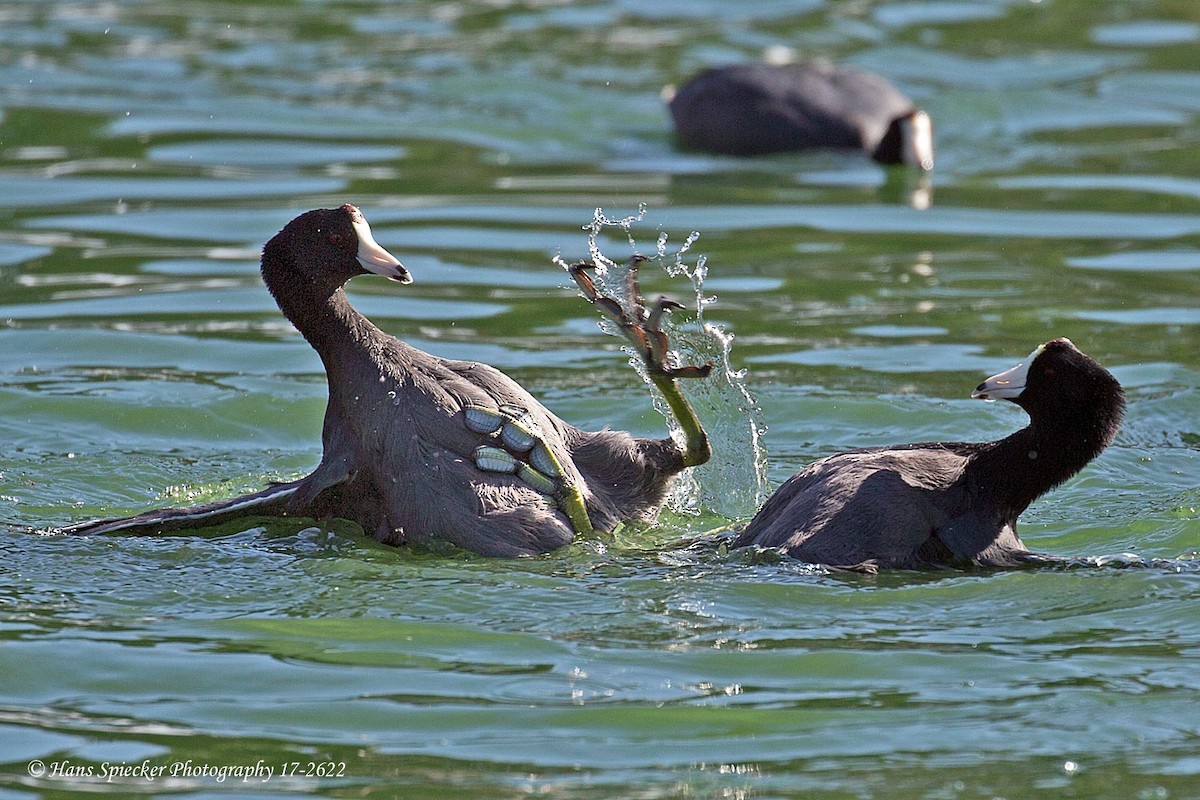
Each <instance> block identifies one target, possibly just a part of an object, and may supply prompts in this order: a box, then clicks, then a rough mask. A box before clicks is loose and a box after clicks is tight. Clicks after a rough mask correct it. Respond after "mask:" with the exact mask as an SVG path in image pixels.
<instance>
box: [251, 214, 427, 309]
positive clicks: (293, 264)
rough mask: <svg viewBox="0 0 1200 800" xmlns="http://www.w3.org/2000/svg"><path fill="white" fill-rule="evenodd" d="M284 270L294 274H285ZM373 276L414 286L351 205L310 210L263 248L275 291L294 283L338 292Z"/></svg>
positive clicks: (269, 282) (265, 270)
mask: <svg viewBox="0 0 1200 800" xmlns="http://www.w3.org/2000/svg"><path fill="white" fill-rule="evenodd" d="M284 270H287V271H290V273H291V274H289V275H284V274H281V273H282V272H283V271H284ZM368 272H373V273H375V274H376V275H383V276H384V277H386V278H389V279H391V280H394V281H396V282H398V283H412V277H411V276H410V275H409V273H408V270H406V269H405V268H404V266H403V265H402V264H401V263H400V261H399V260H398V259H397V258H396V257H395V256H393V255H392V254H391V253H389V252H388V251H386V250H384V249H383V248H382V247H380V246H379V244H378V243H376V241H375V238H374V237H373V236H372V235H371V227H370V226H369V225H368V224H367V220H366V218H364V217H363V215H362V212H361V211H359V210H358V209H357V208H355V207H354V206H352V205H349V204H347V205H344V206H341V207H340V208H321V209H317V210H315V211H306V212H305V213H303V214H301V215H300V216H298V217H296V218H295V219H293V220H292V221H291V222H289V223H288V224H287V225H285V226H284V228H283V230H281V231H280V232H279V233H277V234H276V235H275V236H274V238H272V239H271V241H269V242H267V246H266V247H265V248H263V278H264V279H265V280H266V282H267V285H268V286H269V287H270V288H271V290H272V292H275V291H276V290H277V289H280V288H282V287H281V286H279V285H277V283H276V282H278V281H282V280H291V281H294V280H296V279H297V278H300V279H301V280H303V282H304V283H307V284H310V285H315V286H321V287H328V288H331V289H332V288H337V287H339V286H341V285H342V284H344V283H345V282H346V281H348V280H350V279H351V278H353V277H354V276H355V275H364V274H366V273H368Z"/></svg>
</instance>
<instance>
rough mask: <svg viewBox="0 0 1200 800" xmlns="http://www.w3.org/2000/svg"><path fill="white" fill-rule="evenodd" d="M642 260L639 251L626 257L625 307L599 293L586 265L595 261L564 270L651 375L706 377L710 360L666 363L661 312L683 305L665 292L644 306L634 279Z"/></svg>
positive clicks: (666, 348) (662, 313)
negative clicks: (627, 260)
mask: <svg viewBox="0 0 1200 800" xmlns="http://www.w3.org/2000/svg"><path fill="white" fill-rule="evenodd" d="M645 260H646V257H645V256H639V255H635V256H634V257H633V258H631V259H630V260H629V271H628V272H627V273H626V281H627V284H626V297H627V303H628V306H629V308H628V310H626V309H625V308H623V307H622V306H621V304H620V303H619V302H617V301H616V300H615V299H613V298H611V297H609V296H608V295H605V294H601V293H600V290H599V289H597V288H596V282H595V281H593V280H592V276H591V275H589V274H588V272H587V271H588V270H589V269H595V264H593V263H591V262H590V261H583V262H580V263H578V264H572V265H571V266H570V267H569V268H568V271H569V272H570V273H571V278H572V279H573V280H574V281H575V284H576V285H577V286H578V287H579V289H580V291H582V292H583V296H584V298H586V299H587V301H588V302H589V303H592V304H593V305H595V306H596V307H597V308H599V309H600V311H601V312H602V313H603V314H604V316H606V317H608V318H609V319H610V320H612V321H613V323H614V324H616V326H617V329H618V330H620V331H621V333H622V335H624V336H625V338H626V339H628V340H629V342H630V344H632V345H633V347H634V350H636V351H637V353H638V354H639V355H640V356H641V357H642V360H643V362H645V364H646V369H647V370H649V372H650V374H651V375H661V376H663V377H667V378H707V377H708V375H709V373H710V372H712V364H703V365H700V366H696V365H690V364H689V365H684V366H671V365H669V364H668V363H667V354H668V350H669V347H670V343H669V342H668V340H667V334H666V333H664V332H663V329H662V319H663V315H664V314H666V313H668V312H670V311H673V310H676V309H681V308H683V307H684V306H683V305H682V304H681V303H677V302H675V301H674V300H671V299H670V298H668V297H665V296H660V297H659V298H658V299H657V300H655V301H654V304H653V305H651V306H649V307H647V306H646V301H645V300H644V299H643V298H642V294H641V287H640V285H639V282H638V265H639V264H641V262H643V261H645Z"/></svg>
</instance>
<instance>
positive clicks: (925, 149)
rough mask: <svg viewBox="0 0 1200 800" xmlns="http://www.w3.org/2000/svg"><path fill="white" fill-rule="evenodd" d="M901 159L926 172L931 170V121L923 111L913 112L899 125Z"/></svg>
mask: <svg viewBox="0 0 1200 800" xmlns="http://www.w3.org/2000/svg"><path fill="white" fill-rule="evenodd" d="M900 136H901V142H900V149H901V158H903V159H904V163H905V164H912V165H913V166H917V167H920V168H921V169H923V170H925V171H926V172H928V171H929V170H931V169H933V121H932V120H930V119H929V115H928V114H926V113H925V112H924V111H914V112H913V113H912V114H911V115H910V116H909V117H908V118H907V119H905V120H904V122H903V123H902V124H901V125H900Z"/></svg>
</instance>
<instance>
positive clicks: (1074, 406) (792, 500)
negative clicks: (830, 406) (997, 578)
mask: <svg viewBox="0 0 1200 800" xmlns="http://www.w3.org/2000/svg"><path fill="white" fill-rule="evenodd" d="M971 396H972V397H977V398H981V399H984V400H993V399H1005V400H1010V401H1012V402H1014V403H1016V404H1017V405H1019V406H1021V408H1023V409H1025V412H1026V413H1027V414H1028V415H1029V426H1028V427H1026V428H1023V429H1021V430H1019V431H1017V432H1016V433H1014V434H1012V435H1011V436H1008V437H1006V438H1004V439H1000V440H998V441H995V442H982V443H967V442H930V443H924V444H905V445H897V446H894V447H879V448H870V449H865V450H853V451H851V452H848V453H839V454H837V455H834V456H830V457H828V458H824V459H822V460H820V461H818V462H816V463H814V464H812V465H810V466H809V467H807V468H806V469H804V470H803V471H801V472H799V473H797V474H796V475H794V476H792V477H791V478H790V479H789V480H788V481H787V482H786V483H785V484H784V485H783V486H781V487H780V488H779V490H778V491H777V492H776V493H775V494H774V496H772V497H771V498H770V499H769V500H768V501H767V503H766V505H764V506H763V507H762V509H761V510H760V511H759V512H758V514H757V515H756V516H755V517H754V519H753V520H751V521H750V524H749V525H748V526H747V527H746V529H745V530H744V531H743V532H742V533H741V534H740V535H739V536H738V537H737V538H736V540H735V542H734V546H735V547H742V546H746V545H758V546H759V547H765V548H783V549H784V550H786V551H787V552H788V553H789V554H790V555H792V556H794V557H795V558H798V559H800V560H802V561H806V562H810V563H817V564H826V565H829V566H834V567H841V568H846V569H858V570H865V571H873V570H875V569H878V568H881V567H892V568H915V567H930V566H970V565H977V566H982V567H1007V566H1017V565H1020V564H1022V563H1028V562H1036V561H1044V560H1047V559H1050V558H1052V557H1049V556H1040V555H1037V554H1033V553H1030V552H1029V550H1028V549H1027V548H1026V547H1025V545H1024V544H1023V543H1022V542H1021V539H1020V538H1019V537H1018V536H1017V531H1016V523H1017V517H1018V516H1020V514H1021V512H1022V511H1024V510H1025V508H1026V507H1027V506H1028V505H1029V504H1030V503H1032V502H1033V501H1034V499H1036V498H1037V497H1038V496H1040V495H1041V494H1043V493H1045V492H1047V491H1049V490H1050V489H1053V488H1054V487H1055V486H1058V485H1059V484H1060V483H1062V482H1063V481H1065V480H1066V479H1067V478H1070V477H1071V476H1072V475H1074V474H1075V473H1077V472H1078V471H1079V470H1081V469H1083V467H1084V465H1086V464H1087V463H1088V462H1089V461H1091V460H1092V459H1093V458H1095V457H1096V456H1097V455H1099V454H1100V452H1101V451H1102V450H1104V448H1105V447H1107V446H1108V444H1109V442H1111V441H1112V439H1113V437H1114V436H1115V435H1116V433H1117V429H1118V427H1120V424H1121V417H1122V415H1123V414H1124V411H1125V395H1124V393H1123V391H1122V390H1121V385H1120V384H1119V383H1117V380H1116V379H1115V378H1114V377H1113V376H1112V375H1111V374H1109V372H1108V371H1107V370H1105V369H1104V368H1103V367H1101V366H1100V365H1099V364H1097V363H1096V362H1095V361H1093V360H1092V359H1090V358H1088V357H1087V356H1086V355H1084V354H1083V353H1081V352H1079V350H1077V349H1076V348H1075V345H1073V344H1071V342H1070V340H1068V339H1055V340H1053V341H1050V342H1046V343H1045V344H1044V345H1042V346H1041V347H1039V348H1037V349H1036V350H1034V351H1033V353H1031V354H1030V356H1029V358H1027V359H1026V360H1025V361H1023V362H1022V363H1020V364H1018V365H1017V366H1015V367H1013V368H1012V369H1010V370H1008V371H1007V372H1002V373H1000V374H999V375H995V376H993V377H991V378H988V379H987V380H986V381H984V382H983V383H981V384H979V386H978V387H977V388H976V389H975V391H974V392H973V393H972V394H971Z"/></svg>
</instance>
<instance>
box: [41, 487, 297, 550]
mask: <svg viewBox="0 0 1200 800" xmlns="http://www.w3.org/2000/svg"><path fill="white" fill-rule="evenodd" d="M302 480H303V479H301V480H297V481H290V482H287V483H276V484H272V485H271V486H268V487H267V488H266V489H263V490H262V491H259V492H254V493H253V494H247V495H242V496H241V497H234V498H232V499H230V500H218V501H217V502H214V503H205V504H204V505H199V506H192V507H190V508H160V509H155V510H153V511H144V512H142V513H141V514H137V515H135V516H132V517H121V518H118V519H99V520H93V521H91V522H80V523H77V524H75V525H67V526H66V527H62V528H51V529H49V530H47V531H45V533H49V534H93V533H95V534H100V533H127V534H132V535H135V536H155V535H158V534H162V533H170V532H171V531H179V530H191V529H195V528H209V527H212V526H214V525H221V524H223V523H226V522H229V521H231V520H235V519H241V518H245V517H282V516H291V515H294V514H295V511H294V510H292V509H290V508H289V503H288V501H289V500H290V499H291V498H292V495H294V494H295V492H296V489H297V487H298V486H299V484H300V483H301V481H302Z"/></svg>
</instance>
